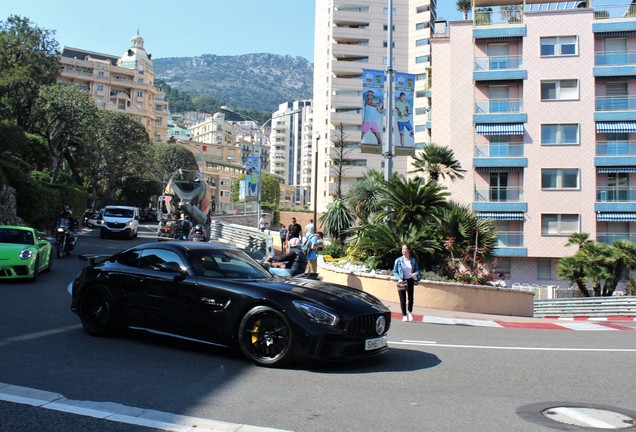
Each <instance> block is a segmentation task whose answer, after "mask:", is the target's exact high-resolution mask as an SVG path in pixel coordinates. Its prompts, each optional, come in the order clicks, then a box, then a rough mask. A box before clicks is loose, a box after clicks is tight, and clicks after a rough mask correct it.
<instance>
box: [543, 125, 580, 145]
mask: <svg viewBox="0 0 636 432" xmlns="http://www.w3.org/2000/svg"><path fill="white" fill-rule="evenodd" d="M541 144H542V145H571V144H579V125H578V124H543V125H541Z"/></svg>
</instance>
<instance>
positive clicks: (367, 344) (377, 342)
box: [364, 336, 386, 351]
mask: <svg viewBox="0 0 636 432" xmlns="http://www.w3.org/2000/svg"><path fill="white" fill-rule="evenodd" d="M385 346H386V336H382V337H379V338H375V339H367V340H365V341H364V350H365V351H371V350H374V349H378V348H382V347H385Z"/></svg>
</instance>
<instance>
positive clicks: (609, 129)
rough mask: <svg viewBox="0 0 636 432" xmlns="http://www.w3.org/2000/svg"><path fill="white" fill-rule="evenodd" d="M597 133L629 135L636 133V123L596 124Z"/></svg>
mask: <svg viewBox="0 0 636 432" xmlns="http://www.w3.org/2000/svg"><path fill="white" fill-rule="evenodd" d="M596 132H597V133H629V132H636V121H624V122H596Z"/></svg>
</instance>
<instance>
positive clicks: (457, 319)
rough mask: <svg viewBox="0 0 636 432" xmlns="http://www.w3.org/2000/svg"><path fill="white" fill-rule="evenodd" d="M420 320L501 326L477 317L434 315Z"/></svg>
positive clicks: (438, 322) (432, 322) (433, 322)
mask: <svg viewBox="0 0 636 432" xmlns="http://www.w3.org/2000/svg"><path fill="white" fill-rule="evenodd" d="M422 322H424V323H427V324H452V325H467V326H472V327H503V326H501V325H499V324H497V323H496V322H494V321H489V320H477V319H464V318H444V317H435V316H425V317H424V319H423V320H422Z"/></svg>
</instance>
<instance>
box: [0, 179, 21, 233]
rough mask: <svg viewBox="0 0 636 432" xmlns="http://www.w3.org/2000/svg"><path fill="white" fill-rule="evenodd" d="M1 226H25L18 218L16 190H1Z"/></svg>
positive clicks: (7, 188)
mask: <svg viewBox="0 0 636 432" xmlns="http://www.w3.org/2000/svg"><path fill="white" fill-rule="evenodd" d="M0 225H24V221H23V220H22V219H21V218H19V217H18V216H17V207H16V202H15V189H13V188H12V187H9V186H3V187H2V189H0Z"/></svg>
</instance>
